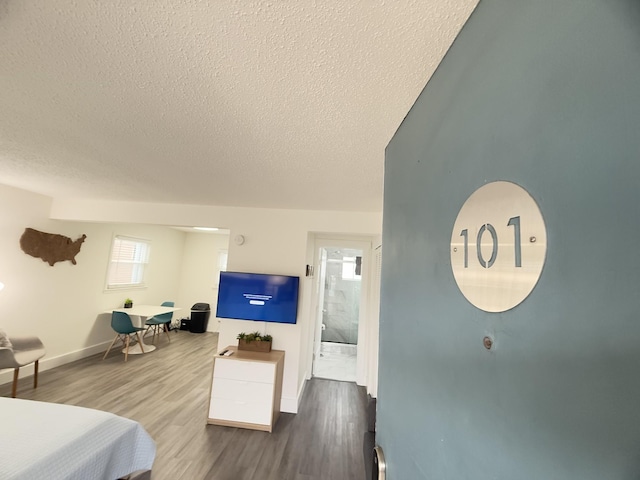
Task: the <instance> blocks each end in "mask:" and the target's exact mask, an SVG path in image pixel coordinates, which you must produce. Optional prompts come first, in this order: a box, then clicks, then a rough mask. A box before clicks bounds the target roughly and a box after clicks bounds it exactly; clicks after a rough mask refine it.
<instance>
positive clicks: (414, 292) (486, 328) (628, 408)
mask: <svg viewBox="0 0 640 480" xmlns="http://www.w3.org/2000/svg"><path fill="white" fill-rule="evenodd" d="M496 180H507V181H511V182H514V183H517V184H519V185H521V186H522V187H524V188H525V189H526V190H527V191H528V192H529V193H530V194H531V195H532V196H533V198H534V199H535V200H536V202H537V203H538V205H539V206H540V209H541V211H542V214H543V216H544V219H545V223H546V226H547V235H548V248H547V258H546V263H545V267H544V269H543V271H542V275H541V277H540V280H539V282H538V284H537V286H536V287H535V289H534V290H533V292H532V293H531V295H530V296H529V297H528V298H527V299H525V300H524V302H522V303H521V304H520V305H518V306H517V307H515V308H513V309H512V310H509V311H507V312H503V313H487V312H483V311H481V310H478V309H477V308H475V307H474V306H472V305H471V304H470V303H469V302H468V301H467V300H466V299H465V298H464V297H463V295H462V294H461V293H460V291H459V289H458V287H457V286H456V283H455V280H454V278H453V274H452V271H451V265H450V256H449V242H450V239H451V233H452V228H453V224H454V221H455V219H456V216H457V214H458V211H459V210H460V208H461V207H462V205H463V203H464V202H465V200H466V199H467V198H468V197H469V195H471V194H472V193H473V192H474V191H475V190H476V189H477V188H479V187H480V186H482V185H484V184H485V183H488V182H492V181H496ZM639 187H640V2H638V1H637V0H601V1H599V0H563V1H555V0H536V1H524V0H481V2H480V3H479V5H478V7H477V9H476V11H475V12H474V13H473V14H472V16H471V18H470V20H469V21H468V23H467V24H466V25H465V27H464V28H463V30H462V32H461V33H460V35H459V36H458V38H457V39H456V41H455V42H454V45H453V46H452V48H451V49H450V50H449V52H448V54H447V55H446V57H445V59H444V60H443V62H442V63H441V65H440V66H439V68H438V70H437V71H436V73H435V75H434V76H433V77H432V78H431V80H430V81H429V83H428V85H427V86H426V88H425V89H424V91H423V92H422V94H421V95H420V97H419V98H418V99H417V101H416V103H415V105H414V106H413V107H412V109H411V111H410V112H409V114H408V115H407V117H406V119H405V120H404V122H403V124H402V125H401V126H400V128H399V129H398V131H397V133H396V135H395V136H394V138H393V139H392V141H391V142H390V144H389V146H388V148H387V151H386V164H385V199H384V220H383V223H384V228H383V231H384V233H383V265H382V292H381V299H382V300H381V319H380V364H379V371H380V373H379V375H380V376H379V391H378V424H377V427H378V432H377V443H378V444H379V445H381V446H382V447H383V449H384V452H385V456H386V460H387V479H388V480H418V479H430V480H431V479H433V480H445V479H448V480H465V479H473V480H484V479H492V480H495V479H501V480H515V479H530V480H541V479H544V480H547V479H580V480H590V479H593V480H603V479H607V480H615V479H638V478H640V188H639ZM487 334H490V335H492V336H493V337H494V339H495V347H494V349H493V350H492V351H488V350H486V349H485V348H484V347H483V343H482V339H483V337H484V336H485V335H487Z"/></svg>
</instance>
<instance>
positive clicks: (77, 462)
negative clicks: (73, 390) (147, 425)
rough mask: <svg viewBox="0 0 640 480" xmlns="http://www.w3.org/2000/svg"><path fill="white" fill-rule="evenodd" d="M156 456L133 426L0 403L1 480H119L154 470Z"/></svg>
mask: <svg viewBox="0 0 640 480" xmlns="http://www.w3.org/2000/svg"><path fill="white" fill-rule="evenodd" d="M155 454H156V446H155V443H154V442H153V440H152V439H151V437H150V436H149V434H148V433H147V432H146V430H145V429H144V428H143V427H142V426H141V425H140V424H139V423H137V422H134V421H133V420H129V419H127V418H123V417H119V416H117V415H114V414H112V413H108V412H102V411H99V410H92V409H88V408H83V407H75V406H71V405H61V404H56V403H45V402H35V401H31V400H22V399H16V398H4V397H0V479H1V480H38V479H47V480H56V479H65V480H93V479H95V480H115V479H117V478H120V477H123V476H125V475H127V474H129V473H131V472H134V471H136V470H151V466H152V464H153V460H154V458H155Z"/></svg>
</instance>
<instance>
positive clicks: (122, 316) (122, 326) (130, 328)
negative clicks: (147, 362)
mask: <svg viewBox="0 0 640 480" xmlns="http://www.w3.org/2000/svg"><path fill="white" fill-rule="evenodd" d="M111 328H113V330H114V331H115V332H116V336H115V338H114V339H113V342H111V345H109V348H108V349H107V352H106V353H105V354H104V357H102V359H103V360H104V359H105V358H107V355H108V354H109V352H110V351H111V348H112V347H113V345H114V344H115V343H116V341H117V340H118V339H120V340H121V341H122V344H123V345H124V346H125V351H124V361H125V362H126V361H127V358H128V356H129V343H130V341H131V336H132V335H135V336H136V338H137V340H138V343H139V344H140V350H142V353H144V344H143V343H142V339H141V338H140V333H139V332H140V331H142V330H144V327H135V326H134V325H133V322H132V321H131V317H130V316H129V314H128V313H125V312H117V311H116V312H113V313H112V314H111Z"/></svg>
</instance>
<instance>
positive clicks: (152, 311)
mask: <svg viewBox="0 0 640 480" xmlns="http://www.w3.org/2000/svg"><path fill="white" fill-rule="evenodd" d="M178 310H180V308H177V307H162V306H160V305H134V306H133V307H131V308H114V309H113V310H112V311H111V312H124V313H126V314H128V315H129V316H130V317H137V318H138V320H137V322H136V320H135V319H134V318H132V319H131V320H132V321H133V322H134V323H138V326H139V327H144V326H145V322H146V321H147V318H150V317H155V316H156V315H160V314H162V313H169V312H177V311H178ZM142 341H143V346H144V352H143V351H142V350H141V348H140V344H138V343H136V344H135V345H133V346H130V347H129V355H139V354H142V353H149V352H153V351H154V350H155V349H156V346H155V345H147V344H146V343H144V339H143V340H142ZM122 352H123V353H124V349H123V350H122Z"/></svg>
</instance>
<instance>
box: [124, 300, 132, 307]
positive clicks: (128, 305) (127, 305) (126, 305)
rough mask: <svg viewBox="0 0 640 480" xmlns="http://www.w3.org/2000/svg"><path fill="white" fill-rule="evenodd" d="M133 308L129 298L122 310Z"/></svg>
mask: <svg viewBox="0 0 640 480" xmlns="http://www.w3.org/2000/svg"><path fill="white" fill-rule="evenodd" d="M131 307H133V300H131V299H130V298H127V299H126V300H125V301H124V308H131Z"/></svg>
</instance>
